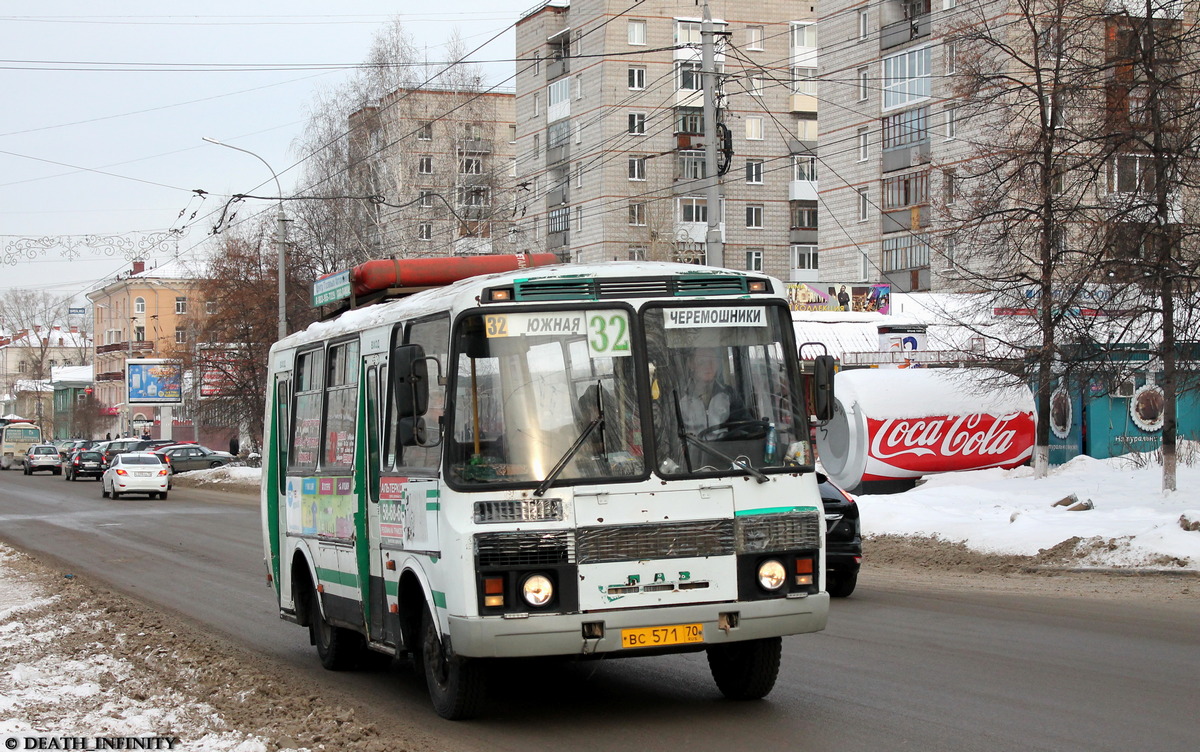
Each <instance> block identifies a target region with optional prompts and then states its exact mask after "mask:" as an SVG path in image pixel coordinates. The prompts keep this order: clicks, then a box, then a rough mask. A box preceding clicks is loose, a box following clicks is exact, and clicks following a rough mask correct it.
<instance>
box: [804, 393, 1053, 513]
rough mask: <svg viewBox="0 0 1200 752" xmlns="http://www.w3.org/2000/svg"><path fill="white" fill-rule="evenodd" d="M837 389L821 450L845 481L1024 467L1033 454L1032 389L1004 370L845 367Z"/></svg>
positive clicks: (864, 483) (874, 484)
mask: <svg viewBox="0 0 1200 752" xmlns="http://www.w3.org/2000/svg"><path fill="white" fill-rule="evenodd" d="M834 392H835V396H836V401H837V404H836V409H835V415H834V418H833V420H831V421H830V422H829V423H828V424H826V425H825V426H822V427H820V428H819V429H818V430H817V452H818V457H819V459H820V460H821V464H822V465H823V466H824V468H825V471H826V472H827V473H828V474H829V476H830V478H831V479H832V480H833V481H834V482H835V483H837V484H838V485H840V486H842V487H844V488H859V487H861V488H862V490H864V491H872V490H899V489H901V488H904V487H906V486H911V485H912V484H913V483H915V482H916V480H917V479H918V478H920V477H921V476H924V475H929V474H932V473H945V472H951V471H955V470H981V469H983V468H989V467H1001V468H1012V467H1017V466H1018V465H1022V464H1024V463H1025V462H1026V461H1028V460H1029V458H1030V456H1031V455H1032V454H1033V445H1034V441H1035V439H1036V433H1035V427H1036V420H1035V415H1036V413H1035V411H1034V403H1033V394H1032V393H1031V392H1030V390H1029V388H1028V387H1026V386H1023V385H1020V384H1016V383H1014V382H1013V381H1011V380H1010V379H1009V378H1008V377H1006V375H1005V374H1003V373H1000V372H998V371H993V370H990V369H862V370H856V371H842V372H840V373H838V375H837V378H836V379H835V381H834Z"/></svg>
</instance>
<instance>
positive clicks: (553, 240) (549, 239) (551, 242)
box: [546, 230, 571, 251]
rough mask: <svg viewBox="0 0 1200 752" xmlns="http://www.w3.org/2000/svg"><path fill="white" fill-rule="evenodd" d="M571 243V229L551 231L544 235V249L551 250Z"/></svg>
mask: <svg viewBox="0 0 1200 752" xmlns="http://www.w3.org/2000/svg"><path fill="white" fill-rule="evenodd" d="M570 244H571V231H570V230H563V231H562V232H552V233H549V234H547V235H546V249H547V250H550V251H553V250H555V249H558V248H566V247H567V246H569V245H570Z"/></svg>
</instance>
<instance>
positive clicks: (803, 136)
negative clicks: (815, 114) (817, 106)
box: [796, 117, 817, 141]
mask: <svg viewBox="0 0 1200 752" xmlns="http://www.w3.org/2000/svg"><path fill="white" fill-rule="evenodd" d="M796 138H798V139H800V140H801V141H816V140H817V119H816V118H805V117H802V118H800V119H799V120H797V121H796Z"/></svg>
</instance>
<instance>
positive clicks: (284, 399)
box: [275, 378, 292, 493]
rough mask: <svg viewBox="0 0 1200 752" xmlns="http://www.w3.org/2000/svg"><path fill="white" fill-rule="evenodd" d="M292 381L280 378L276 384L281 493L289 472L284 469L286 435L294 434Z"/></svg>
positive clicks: (286, 446)
mask: <svg viewBox="0 0 1200 752" xmlns="http://www.w3.org/2000/svg"><path fill="white" fill-rule="evenodd" d="M290 383H291V382H290V381H288V380H287V379H286V378H280V379H279V380H278V381H277V382H276V384H275V409H276V414H275V426H276V433H275V435H276V436H277V437H279V439H278V442H279V448H278V453H279V455H280V456H279V457H278V460H279V468H280V472H279V473H278V476H279V488H278V491H279V492H280V493H283V491H284V487H285V486H286V484H287V473H286V472H283V471H282V469H283V468H285V467H287V466H288V465H289V460H288V456H289V453H288V442H287V441H286V440H284V437H288V436H291V435H292V426H291V420H290V414H289V412H288V410H289V408H290V407H291V404H292V402H291V399H292V398H291V394H290V390H289V389H288V386H289V385H290Z"/></svg>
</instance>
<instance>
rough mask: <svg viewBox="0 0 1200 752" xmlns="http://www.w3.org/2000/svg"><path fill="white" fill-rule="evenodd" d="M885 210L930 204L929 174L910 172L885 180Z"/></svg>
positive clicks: (883, 198) (883, 199)
mask: <svg viewBox="0 0 1200 752" xmlns="http://www.w3.org/2000/svg"><path fill="white" fill-rule="evenodd" d="M881 200H882V201H883V209H884V210H885V211H887V210H891V209H902V208H904V207H906V206H914V205H916V204H926V203H929V173H928V172H910V173H907V174H905V175H897V176H895V177H890V178H884V179H883V197H882V199H881Z"/></svg>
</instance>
